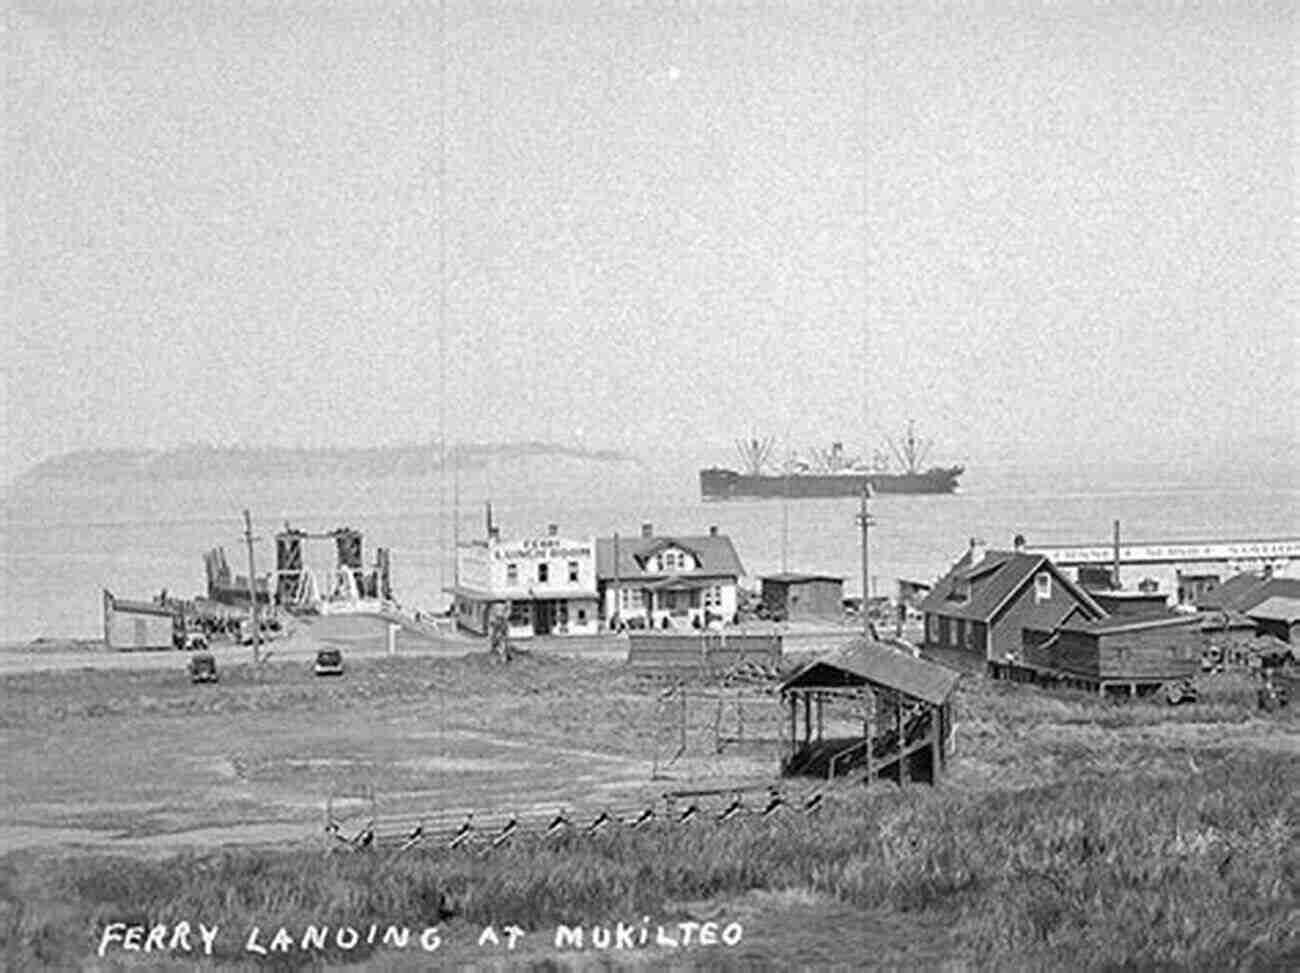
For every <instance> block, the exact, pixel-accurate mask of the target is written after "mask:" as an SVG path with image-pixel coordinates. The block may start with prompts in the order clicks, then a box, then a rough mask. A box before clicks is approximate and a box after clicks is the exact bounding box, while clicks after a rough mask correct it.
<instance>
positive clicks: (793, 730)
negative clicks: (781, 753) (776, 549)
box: [790, 693, 799, 759]
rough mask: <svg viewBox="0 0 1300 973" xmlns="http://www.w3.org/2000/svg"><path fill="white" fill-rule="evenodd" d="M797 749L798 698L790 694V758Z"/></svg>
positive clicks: (796, 695)
mask: <svg viewBox="0 0 1300 973" xmlns="http://www.w3.org/2000/svg"><path fill="white" fill-rule="evenodd" d="M798 748H799V696H798V694H797V693H791V694H790V758H791V759H794V755H795V753H796V752H798Z"/></svg>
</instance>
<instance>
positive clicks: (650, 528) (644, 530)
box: [641, 524, 655, 538]
mask: <svg viewBox="0 0 1300 973" xmlns="http://www.w3.org/2000/svg"><path fill="white" fill-rule="evenodd" d="M641 536H642V537H647V538H648V537H654V536H655V525H654V524H642V525H641Z"/></svg>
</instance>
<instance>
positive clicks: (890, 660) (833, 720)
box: [780, 638, 960, 784]
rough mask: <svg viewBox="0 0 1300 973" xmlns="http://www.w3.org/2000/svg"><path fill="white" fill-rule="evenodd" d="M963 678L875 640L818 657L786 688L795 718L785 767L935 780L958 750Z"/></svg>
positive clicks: (786, 700) (809, 771)
mask: <svg viewBox="0 0 1300 973" xmlns="http://www.w3.org/2000/svg"><path fill="white" fill-rule="evenodd" d="M959 679H960V674H959V673H957V672H954V671H953V670H951V669H948V668H946V667H944V666H940V665H936V664H934V663H932V662H926V661H925V660H923V659H918V658H915V657H914V656H912V655H910V654H908V653H906V652H904V651H902V650H901V649H897V648H894V647H893V646H891V645H889V644H887V643H884V642H880V641H878V640H876V639H868V638H858V639H854V640H853V641H852V642H849V643H848V644H846V645H844V646H843V647H842V648H840V649H837V650H836V651H834V652H831V653H829V654H828V655H825V656H822V657H820V658H818V659H814V660H813V661H812V662H810V663H808V664H807V665H806V666H804V667H803V668H802V669H800V670H799V671H798V672H796V673H795V674H794V675H792V676H790V677H789V678H788V679H786V680H785V682H783V683H782V684H781V687H780V692H781V698H782V700H783V702H784V703H785V705H786V706H788V708H789V719H790V738H789V740H790V749H789V753H788V755H787V756H786V758H785V759H784V761H783V765H782V770H783V772H784V773H786V774H812V775H816V776H824V777H827V778H833V777H835V776H837V775H841V774H847V773H855V772H860V773H861V774H862V776H863V779H864V781H866V782H870V781H872V780H875V779H880V778H886V779H891V780H895V781H897V782H898V783H900V784H906V783H907V782H908V781H914V780H920V781H925V782H927V783H934V782H935V781H936V780H937V779H938V777H939V776H940V774H941V773H942V772H943V770H944V768H945V767H946V766H947V764H948V761H949V759H950V757H951V753H952V730H953V710H952V696H953V692H954V690H955V689H956V686H957V681H958V680H959ZM828 703H830V704H831V707H830V712H829V713H828V707H827V704H828ZM800 709H802V710H803V720H802V723H803V726H802V732H801V731H800V726H799V723H800V719H799V711H800Z"/></svg>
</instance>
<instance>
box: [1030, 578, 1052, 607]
mask: <svg viewBox="0 0 1300 973" xmlns="http://www.w3.org/2000/svg"><path fill="white" fill-rule="evenodd" d="M1034 597H1035V598H1036V599H1038V600H1039V601H1046V600H1047V599H1048V598H1051V597H1052V576H1051V575H1050V574H1048V573H1047V572H1046V571H1039V572H1038V574H1036V575H1034Z"/></svg>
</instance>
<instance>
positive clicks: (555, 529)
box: [546, 524, 560, 537]
mask: <svg viewBox="0 0 1300 973" xmlns="http://www.w3.org/2000/svg"><path fill="white" fill-rule="evenodd" d="M559 532H560V525H559V524H547V525H546V536H547V537H554V536H555V535H556V534H558V533H559Z"/></svg>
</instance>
